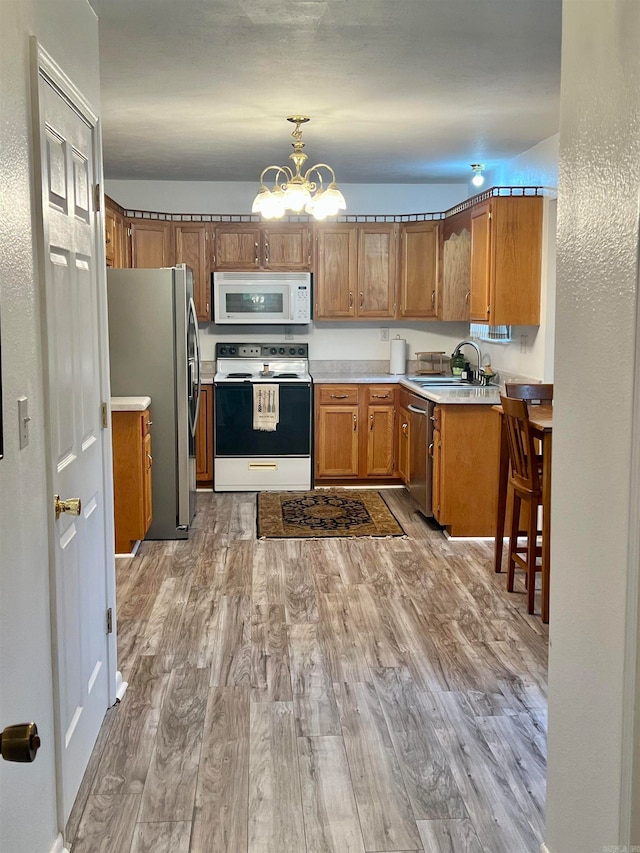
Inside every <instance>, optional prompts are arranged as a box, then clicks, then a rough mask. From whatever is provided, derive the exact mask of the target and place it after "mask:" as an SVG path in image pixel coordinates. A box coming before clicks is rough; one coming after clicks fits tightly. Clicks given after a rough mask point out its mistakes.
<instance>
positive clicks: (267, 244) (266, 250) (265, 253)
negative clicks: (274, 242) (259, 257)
mask: <svg viewBox="0 0 640 853" xmlns="http://www.w3.org/2000/svg"><path fill="white" fill-rule="evenodd" d="M264 260H265V263H266V264H267V265H268V264H269V241H268V240H265V241H264Z"/></svg>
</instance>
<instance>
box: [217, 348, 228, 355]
mask: <svg viewBox="0 0 640 853" xmlns="http://www.w3.org/2000/svg"><path fill="white" fill-rule="evenodd" d="M218 354H219V355H226V354H227V348H226V347H220V349H219V350H218Z"/></svg>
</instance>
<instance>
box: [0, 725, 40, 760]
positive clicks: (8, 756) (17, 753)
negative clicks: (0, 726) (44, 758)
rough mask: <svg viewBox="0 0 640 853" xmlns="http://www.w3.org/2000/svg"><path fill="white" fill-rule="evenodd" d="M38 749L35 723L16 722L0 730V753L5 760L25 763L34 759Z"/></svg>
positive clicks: (38, 738)
mask: <svg viewBox="0 0 640 853" xmlns="http://www.w3.org/2000/svg"><path fill="white" fill-rule="evenodd" d="M39 749H40V737H39V735H38V727H37V726H36V724H35V723H18V724H17V725H15V726H7V727H6V729H4V730H3V731H2V732H0V754H2V757H3V758H4V760H5V761H19V762H21V763H23V764H26V763H28V762H31V761H35V757H36V752H37V751H38V750H39Z"/></svg>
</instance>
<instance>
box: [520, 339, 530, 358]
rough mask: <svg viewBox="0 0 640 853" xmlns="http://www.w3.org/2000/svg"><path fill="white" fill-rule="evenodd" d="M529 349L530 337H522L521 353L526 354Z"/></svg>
mask: <svg viewBox="0 0 640 853" xmlns="http://www.w3.org/2000/svg"><path fill="white" fill-rule="evenodd" d="M528 349H529V335H520V352H521V353H523V354H526V353H527V351H528Z"/></svg>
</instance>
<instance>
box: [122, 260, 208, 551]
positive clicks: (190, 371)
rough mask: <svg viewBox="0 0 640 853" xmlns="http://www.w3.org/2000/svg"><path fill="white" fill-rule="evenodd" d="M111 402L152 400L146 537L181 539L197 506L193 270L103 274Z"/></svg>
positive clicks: (196, 344) (196, 347)
mask: <svg viewBox="0 0 640 853" xmlns="http://www.w3.org/2000/svg"><path fill="white" fill-rule="evenodd" d="M107 294H108V311H109V361H110V365H111V394H112V396H114V397H129V396H148V397H151V410H150V417H151V421H152V426H151V446H152V454H153V469H152V479H153V521H152V523H151V527H150V528H149V531H148V533H147V536H146V538H147V539H186V538H187V537H188V536H189V527H190V525H191V522H192V520H193V516H194V515H195V508H196V459H195V431H196V424H197V421H198V408H199V404H200V345H199V341H198V322H197V318H196V309H195V305H194V302H193V273H192V271H191V269H190V268H189V267H187V266H186V265H185V264H179V265H178V266H175V267H168V268H166V269H157V270H152V269H110V270H108V271H107Z"/></svg>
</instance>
